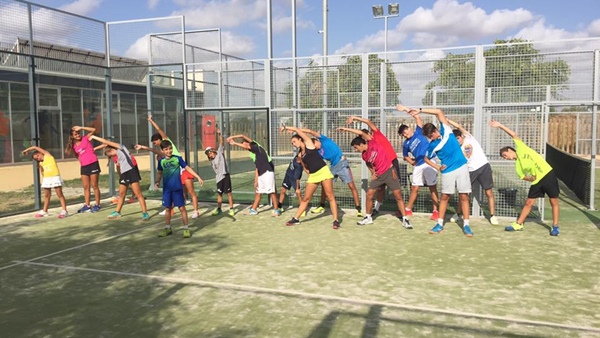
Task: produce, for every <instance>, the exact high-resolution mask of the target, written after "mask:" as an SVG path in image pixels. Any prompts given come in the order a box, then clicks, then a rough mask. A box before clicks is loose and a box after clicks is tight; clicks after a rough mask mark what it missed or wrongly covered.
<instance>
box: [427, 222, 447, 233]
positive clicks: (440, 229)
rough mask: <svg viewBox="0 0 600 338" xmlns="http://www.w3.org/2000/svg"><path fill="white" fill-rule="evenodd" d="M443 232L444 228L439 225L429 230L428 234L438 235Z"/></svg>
mask: <svg viewBox="0 0 600 338" xmlns="http://www.w3.org/2000/svg"><path fill="white" fill-rule="evenodd" d="M442 232H444V227H443V226H442V225H441V224H439V223H438V224H436V225H435V226H434V227H433V228H432V229H431V230H429V233H430V234H439V233H442Z"/></svg>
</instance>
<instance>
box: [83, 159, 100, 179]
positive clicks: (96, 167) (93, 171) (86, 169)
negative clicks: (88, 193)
mask: <svg viewBox="0 0 600 338" xmlns="http://www.w3.org/2000/svg"><path fill="white" fill-rule="evenodd" d="M99 174H100V163H99V162H98V161H96V162H94V163H90V164H88V165H84V166H82V167H81V176H92V175H99Z"/></svg>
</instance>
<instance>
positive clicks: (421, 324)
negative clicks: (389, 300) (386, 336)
mask: <svg viewBox="0 0 600 338" xmlns="http://www.w3.org/2000/svg"><path fill="white" fill-rule="evenodd" d="M382 312H383V307H382V306H380V305H372V306H370V307H369V313H368V314H367V315H366V316H365V315H363V314H360V313H355V312H347V311H332V312H330V313H329V314H328V315H327V316H325V317H324V318H323V320H321V322H320V323H319V324H318V325H317V326H315V327H314V328H313V329H312V331H311V332H310V334H309V335H308V336H307V338H323V337H333V336H335V335H336V333H335V332H334V330H333V329H334V327H335V326H336V322H337V321H338V320H340V319H342V321H345V320H343V317H354V318H356V317H358V318H364V319H365V323H364V325H363V329H362V332H361V335H360V337H361V338H372V337H377V336H378V334H379V327H380V325H381V324H382V323H383V322H391V323H394V324H403V325H405V326H406V327H407V329H408V330H410V331H412V332H413V334H416V335H418V334H417V333H416V332H415V331H416V330H418V329H420V328H423V329H425V330H427V331H428V332H430V331H431V330H440V331H443V332H444V333H450V332H448V331H454V332H456V334H457V335H458V336H460V335H462V334H466V335H469V334H477V335H484V336H489V337H499V336H502V337H514V338H523V337H531V338H542V337H545V336H539V335H529V334H517V333H511V332H509V331H508V330H506V331H503V330H499V329H481V328H472V327H464V326H459V325H452V324H441V323H432V322H430V321H419V320H407V319H399V318H390V317H385V316H382ZM456 316H457V317H467V318H472V317H469V316H464V315H456ZM553 329H554V328H553ZM398 334H399V336H400V335H401V334H400V333H399V332H398ZM430 334H431V332H430Z"/></svg>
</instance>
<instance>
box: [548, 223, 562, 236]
mask: <svg viewBox="0 0 600 338" xmlns="http://www.w3.org/2000/svg"><path fill="white" fill-rule="evenodd" d="M558 234H560V231H559V230H558V225H553V226H552V231H550V236H558Z"/></svg>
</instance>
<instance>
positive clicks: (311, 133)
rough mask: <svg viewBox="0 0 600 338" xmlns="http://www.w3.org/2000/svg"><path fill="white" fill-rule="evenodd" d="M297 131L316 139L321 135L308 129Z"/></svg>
mask: <svg viewBox="0 0 600 338" xmlns="http://www.w3.org/2000/svg"><path fill="white" fill-rule="evenodd" d="M288 129H289V127H288ZM298 130H302V131H303V132H304V133H305V134H310V135H312V136H314V137H317V138H318V137H320V136H321V133H319V132H316V131H314V130H312V129H308V128H299V129H298Z"/></svg>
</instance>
